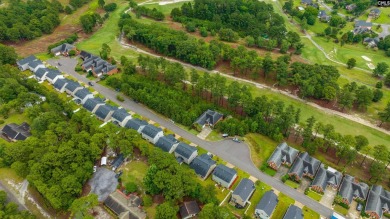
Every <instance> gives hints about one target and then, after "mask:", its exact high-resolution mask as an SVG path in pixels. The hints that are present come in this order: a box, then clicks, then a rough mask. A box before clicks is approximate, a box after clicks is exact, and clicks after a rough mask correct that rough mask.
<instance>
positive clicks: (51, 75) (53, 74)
mask: <svg viewBox="0 0 390 219" xmlns="http://www.w3.org/2000/svg"><path fill="white" fill-rule="evenodd" d="M48 70H49V71H48V73H47V75H46V77H48V78H50V79H52V80H53V79H54V78H55V77H57V76H58V75H61V73H60V71H58V70H54V69H48Z"/></svg>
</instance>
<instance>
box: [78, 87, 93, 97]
mask: <svg viewBox="0 0 390 219" xmlns="http://www.w3.org/2000/svg"><path fill="white" fill-rule="evenodd" d="M89 94H92V93H91V92H89V90H88V89H87V88H83V89H80V90H78V91H76V93H75V94H74V95H75V96H76V97H78V98H80V99H84V98H85V97H86V96H87V95H89Z"/></svg>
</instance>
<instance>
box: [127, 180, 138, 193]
mask: <svg viewBox="0 0 390 219" xmlns="http://www.w3.org/2000/svg"><path fill="white" fill-rule="evenodd" d="M125 188H126V191H127V192H130V193H133V192H136V191H137V190H138V186H137V184H136V183H134V182H128V183H126V185H125Z"/></svg>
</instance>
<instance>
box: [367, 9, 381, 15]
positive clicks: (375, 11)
mask: <svg viewBox="0 0 390 219" xmlns="http://www.w3.org/2000/svg"><path fill="white" fill-rule="evenodd" d="M370 13H373V14H380V13H381V10H379V8H373V9H371V10H370Z"/></svg>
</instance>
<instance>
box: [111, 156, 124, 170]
mask: <svg viewBox="0 0 390 219" xmlns="http://www.w3.org/2000/svg"><path fill="white" fill-rule="evenodd" d="M124 160H125V157H124V156H123V154H119V155H118V156H117V157H116V158H115V160H114V161H113V162H112V166H113V167H115V168H118V167H119V166H120V165H121V164H122V163H123V161H124Z"/></svg>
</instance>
